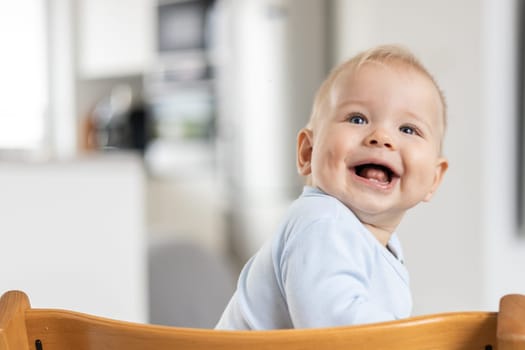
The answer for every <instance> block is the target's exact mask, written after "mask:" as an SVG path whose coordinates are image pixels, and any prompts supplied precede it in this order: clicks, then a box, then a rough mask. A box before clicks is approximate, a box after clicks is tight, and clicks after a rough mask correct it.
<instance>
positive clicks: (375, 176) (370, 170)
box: [355, 164, 395, 184]
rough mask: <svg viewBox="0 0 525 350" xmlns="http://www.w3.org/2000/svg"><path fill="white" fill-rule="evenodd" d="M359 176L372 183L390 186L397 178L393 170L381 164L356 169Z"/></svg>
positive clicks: (360, 166) (359, 166)
mask: <svg viewBox="0 0 525 350" xmlns="http://www.w3.org/2000/svg"><path fill="white" fill-rule="evenodd" d="M355 173H356V175H357V176H360V177H362V178H365V179H367V180H370V181H375V182H379V183H382V184H389V183H390V182H392V178H393V177H394V176H395V174H394V172H393V171H392V169H390V168H388V167H386V166H384V165H380V164H361V165H358V166H356V167H355Z"/></svg>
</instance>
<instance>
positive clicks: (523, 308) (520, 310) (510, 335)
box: [497, 294, 525, 350]
mask: <svg viewBox="0 0 525 350" xmlns="http://www.w3.org/2000/svg"><path fill="white" fill-rule="evenodd" d="M499 309H500V312H499V318H498V328H497V337H498V340H499V344H500V347H501V348H503V349H504V350H518V349H519V350H523V349H525V296H524V295H518V294H509V295H506V296H504V297H503V298H501V300H500V306H499Z"/></svg>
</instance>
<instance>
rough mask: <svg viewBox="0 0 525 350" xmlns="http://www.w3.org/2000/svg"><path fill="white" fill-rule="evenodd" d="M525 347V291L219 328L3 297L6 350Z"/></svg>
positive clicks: (0, 335) (1, 336)
mask: <svg viewBox="0 0 525 350" xmlns="http://www.w3.org/2000/svg"><path fill="white" fill-rule="evenodd" d="M73 349H74V350H139V349H140V350H146V349H152V350H175V349H188V350H204V349H206V350H208V349H224V350H226V349H228V350H236V349H250V350H251V349H254V350H259V349H285V350H292V349H294V350H299V349H302V350H304V349H321V350H323V349H326V350H328V349H329V350H339V349H341V350H342V349H345V350H348V349H390V350H396V349H404V350H409V349H417V350H423V349H450V350H456V349H457V350H459V349H480V350H489V349H492V350H494V349H499V350H516V349H525V296H522V295H508V296H505V297H504V298H502V300H501V302H500V310H499V312H458V313H444V314H435V315H428V316H419V317H413V318H409V319H405V320H400V321H392V322H384V323H377V324H370V325H362V326H346V327H335V328H322V329H301V330H275V331H218V330H210V329H191V328H178V327H166V326H154V325H145V324H137V323H130V322H122V321H116V320H111V319H106V318H101V317H95V316H91V315H86V314H81V313H78V312H73V311H67V310H54V309H33V308H31V307H30V304H29V300H28V297H27V296H26V295H25V294H24V293H23V292H21V291H10V292H7V293H5V294H4V295H3V296H2V297H1V299H0V350H73Z"/></svg>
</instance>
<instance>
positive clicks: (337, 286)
mask: <svg viewBox="0 0 525 350" xmlns="http://www.w3.org/2000/svg"><path fill="white" fill-rule="evenodd" d="M445 127H446V106H445V101H444V97H443V95H442V93H441V91H440V89H439V87H438V86H437V84H436V82H435V80H434V79H433V77H432V76H431V75H430V73H429V72H428V71H427V70H426V69H425V68H424V67H423V66H422V64H421V63H420V62H419V61H418V60H417V59H416V58H415V57H414V56H413V55H412V54H411V53H410V52H409V51H407V50H406V49H404V48H402V47H398V46H380V47H377V48H373V49H371V50H368V51H365V52H362V53H360V54H358V55H357V56H355V57H353V58H352V59H350V60H349V61H347V62H345V63H343V64H342V65H340V66H338V67H337V68H335V69H334V70H333V71H332V72H331V73H330V75H329V76H328V78H327V79H326V80H325V81H324V83H323V84H322V85H321V87H320V89H319V91H318V93H317V96H316V98H315V101H314V106H313V111H312V115H311V117H310V121H309V123H308V125H307V126H306V127H305V128H304V129H302V130H300V131H299V134H298V137H297V168H298V171H299V173H300V174H301V175H304V176H306V177H307V180H306V181H307V186H305V188H304V190H303V193H302V194H301V196H300V197H299V198H298V199H297V200H295V201H294V203H293V204H292V206H291V208H290V209H289V211H288V213H287V215H286V217H285V218H284V221H283V222H282V224H281V225H280V227H279V228H278V230H277V232H276V234H275V235H274V236H273V237H272V239H271V240H270V241H268V242H267V243H266V244H265V245H264V246H263V247H262V248H261V249H260V250H259V251H258V252H257V254H256V255H255V256H253V257H252V258H251V259H250V260H249V261H248V262H247V263H246V265H245V266H244V268H243V270H242V272H241V274H240V277H239V281H238V285H237V290H236V291H235V293H234V295H233V297H232V298H231V300H230V302H229V304H228V306H227V307H226V310H225V311H224V313H223V315H222V317H221V319H220V321H219V323H218V324H217V329H239V330H240V329H277V328H311V327H330V326H340V325H352V324H362V323H372V322H380V321H388V320H395V319H399V318H404V317H408V316H409V315H410V312H411V308H412V300H411V294H410V288H409V278H408V272H407V270H406V268H405V265H404V263H403V253H402V250H401V246H400V243H399V240H398V237H397V235H396V233H395V230H396V228H397V226H398V225H399V223H400V221H401V219H402V218H403V216H404V214H405V212H406V211H407V209H409V208H411V207H413V206H415V205H416V204H418V203H419V202H422V201H429V200H430V199H431V197H432V195H433V194H434V192H435V191H436V189H437V188H438V186H439V184H440V183H441V180H442V178H443V175H444V173H445V171H446V170H447V167H448V163H447V160H446V159H445V158H443V157H442V154H441V144H442V140H443V136H444V132H445Z"/></svg>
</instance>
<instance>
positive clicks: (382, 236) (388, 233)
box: [363, 223, 394, 247]
mask: <svg viewBox="0 0 525 350" xmlns="http://www.w3.org/2000/svg"><path fill="white" fill-rule="evenodd" d="M363 225H364V226H365V227H366V228H367V229H368V230H369V231H370V232H372V234H373V235H374V237H375V238H376V239H377V240H378V241H379V243H381V244H382V245H383V246H385V247H386V245H387V244H388V241H390V237H392V234H393V233H394V230H393V229H389V228H384V227H380V226H377V225H372V224H367V223H363Z"/></svg>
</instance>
